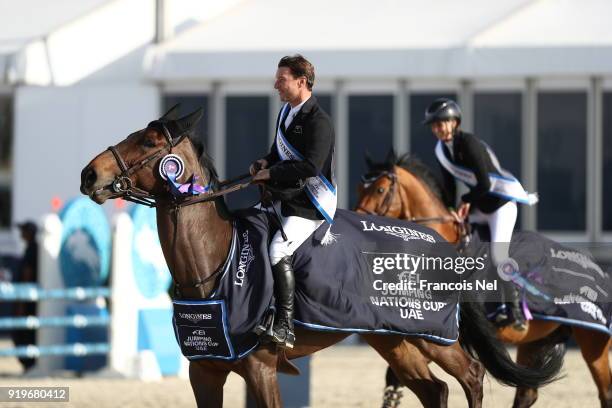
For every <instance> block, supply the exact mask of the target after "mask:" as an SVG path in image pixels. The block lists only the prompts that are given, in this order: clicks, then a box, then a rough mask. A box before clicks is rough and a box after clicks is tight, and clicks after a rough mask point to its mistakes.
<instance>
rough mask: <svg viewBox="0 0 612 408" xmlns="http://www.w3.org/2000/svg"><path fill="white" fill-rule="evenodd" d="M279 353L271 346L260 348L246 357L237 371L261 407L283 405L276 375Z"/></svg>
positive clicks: (267, 407)
mask: <svg viewBox="0 0 612 408" xmlns="http://www.w3.org/2000/svg"><path fill="white" fill-rule="evenodd" d="M276 364H277V354H276V352H275V351H273V350H272V349H269V348H260V349H259V350H257V351H255V352H253V353H251V354H250V355H248V356H247V357H246V358H244V359H243V360H242V362H241V364H240V366H239V368H238V369H236V372H237V373H238V374H239V375H240V376H241V377H242V378H244V380H245V381H246V383H247V387H248V389H249V394H250V395H251V396H252V397H253V399H254V400H255V402H256V403H257V406H258V407H260V408H263V407H265V408H276V407H278V408H280V407H282V403H281V397H280V391H279V388H278V381H277V377H276Z"/></svg>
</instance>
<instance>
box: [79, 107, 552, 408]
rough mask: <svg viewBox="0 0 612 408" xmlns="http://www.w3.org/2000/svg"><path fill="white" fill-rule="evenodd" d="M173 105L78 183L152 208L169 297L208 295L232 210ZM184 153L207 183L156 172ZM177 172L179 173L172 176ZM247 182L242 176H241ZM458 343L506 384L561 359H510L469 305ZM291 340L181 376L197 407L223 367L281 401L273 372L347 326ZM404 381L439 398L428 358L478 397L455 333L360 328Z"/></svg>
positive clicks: (548, 370)
mask: <svg viewBox="0 0 612 408" xmlns="http://www.w3.org/2000/svg"><path fill="white" fill-rule="evenodd" d="M176 116H177V107H176V106H175V107H174V108H172V109H171V110H170V111H169V112H167V113H166V114H165V115H163V116H162V117H161V118H160V119H158V120H155V121H153V122H151V123H149V125H148V126H147V127H145V128H144V129H142V130H139V131H136V132H134V133H132V134H130V135H129V136H128V137H127V138H126V139H125V140H123V141H121V142H120V143H119V144H117V145H115V146H111V147H109V148H108V149H107V150H105V151H103V152H102V153H100V154H98V155H97V156H96V157H95V158H94V159H93V160H92V161H91V162H90V163H89V164H88V165H87V166H86V167H85V168H84V169H83V171H82V172H81V186H80V190H81V192H82V193H83V194H85V195H87V196H89V197H90V198H91V199H92V200H93V201H94V202H96V203H98V204H102V203H104V202H105V201H106V200H108V199H114V198H118V197H123V198H125V199H128V200H130V201H135V202H137V203H140V204H147V205H150V206H153V207H155V208H156V218H157V228H158V234H159V239H160V242H161V246H162V250H163V254H164V257H165V259H166V262H167V264H168V267H169V269H170V272H171V275H172V279H173V284H174V286H175V289H176V290H175V291H174V295H173V297H174V298H175V300H176V299H177V298H178V299H182V300H189V299H191V300H193V299H199V300H201V299H206V298H207V297H208V296H209V295H210V294H211V293H212V292H213V290H214V288H215V286H216V285H217V284H218V283H219V282H220V280H221V279H222V275H221V274H219V273H218V271H220V270H221V269H220V267H221V265H222V264H223V263H224V262H225V260H226V258H227V256H228V253H229V249H230V241H231V237H232V232H233V223H232V217H233V215H232V214H230V213H229V211H228V210H227V208H226V207H225V202H224V200H223V197H222V194H224V192H226V191H229V190H231V188H227V189H226V190H219V187H220V185H219V181H218V179H217V175H216V171H215V169H214V167H213V165H212V162H211V160H210V158H209V157H208V156H207V155H206V153H205V152H204V150H203V148H202V145H201V143H199V142H198V141H197V138H196V137H195V135H194V133H195V131H194V129H195V127H196V125H197V123H198V121H199V120H200V119H201V117H202V111H201V109H200V110H198V111H196V112H193V113H191V114H189V115H187V116H185V117H183V118H180V119H177V118H176ZM169 153H172V154H174V155H177V156H179V157H181V158H182V160H183V161H184V167H185V175H189V176H190V175H192V174H193V175H194V176H195V177H197V179H198V180H200V181H201V182H202V183H208V184H210V185H212V186H213V188H212V191H213V192H210V193H202V194H201V195H200V196H185V197H179V198H176V196H174V195H172V194H171V191H170V188H169V187H168V185H167V184H166V183H165V182H164V180H163V179H162V177H161V176H160V174H159V173H158V172H157V171H156V170H157V168H158V165H159V163H160V161H161V160H162V158H163V157H165V155H167V154H169ZM179 181H180V180H179ZM245 184H247V183H245ZM461 316H462V324H461V328H460V336H461V337H460V338H461V340H460V341H461V343H462V344H463V345H464V347H466V348H467V349H469V350H472V351H473V352H474V353H475V354H476V355H478V358H479V359H480V361H482V364H483V365H484V367H485V368H486V369H487V370H489V372H490V373H491V374H492V375H493V376H494V377H495V378H497V379H498V380H499V381H501V382H503V383H505V384H508V385H510V386H517V385H523V386H526V385H529V386H538V385H540V384H545V383H548V382H550V381H553V380H554V379H555V378H556V376H557V374H558V372H559V370H560V367H561V362H562V356H561V355H560V353H559V352H558V351H553V352H550V353H547V354H546V355H545V356H543V358H542V359H541V361H540V363H541V364H540V365H539V366H538V368H537V369H532V368H527V367H522V366H520V365H517V364H515V363H514V362H513V361H512V359H511V358H510V357H509V355H508V354H507V352H506V350H505V349H504V347H503V345H502V344H501V343H500V342H499V341H498V340H497V339H496V338H495V336H494V335H493V334H492V333H490V332H487V331H486V330H485V329H483V327H486V326H483V325H481V324H479V323H478V322H479V319H482V317H480V316H481V314H480V313H479V312H478V311H477V310H475V309H474V308H473V307H472V306H471V305H469V304H466V305H462V306H461ZM296 334H297V342H296V344H295V347H294V348H293V349H277V348H276V347H274V346H272V345H261V346H259V347H258V348H257V349H256V350H255V351H253V352H252V353H250V354H248V355H247V356H245V357H243V358H242V359H238V360H234V361H227V360H197V361H190V364H189V379H190V383H191V387H192V389H193V392H194V395H195V400H196V402H197V405H198V406H199V407H221V406H222V405H223V385H224V383H225V381H226V378H227V376H228V374H229V373H230V372H235V373H237V374H239V375H240V376H242V377H243V378H244V380H245V381H246V384H247V387H248V390H249V393H250V394H251V395H252V397H253V398H254V400H255V401H256V403H257V406H259V407H280V406H281V398H280V394H279V389H278V384H277V371H281V372H287V373H293V374H297V373H299V371H297V369H296V368H295V366H293V365H292V364H291V363H290V362H289V360H290V359H294V358H298V357H302V356H306V355H309V354H312V353H314V352H316V351H318V350H321V349H324V348H326V347H328V346H331V345H333V344H335V343H338V342H339V341H341V340H342V339H344V338H346V337H347V336H348V335H349V334H350V333H344V332H342V333H336V332H317V331H313V330H308V329H305V328H297V333H296ZM362 337H363V338H364V339H365V341H366V342H367V343H368V344H369V345H370V346H371V347H373V348H374V349H375V350H376V351H377V352H378V353H379V354H380V355H381V356H382V357H383V358H384V359H385V360H386V361H387V362H388V363H389V365H390V366H391V367H393V370H394V371H395V373H396V374H397V376H398V378H399V379H400V381H401V382H402V383H403V384H405V385H406V386H408V387H410V388H411V389H412V390H413V391H414V392H415V393H416V395H417V396H418V398H419V400H420V401H421V403H422V404H423V405H424V406H425V407H446V406H447V397H448V387H447V386H446V384H445V383H444V382H442V381H440V380H439V379H438V378H436V377H435V376H434V375H433V374H432V373H431V371H430V370H429V368H428V366H427V364H428V362H429V361H435V362H436V363H437V364H439V365H440V366H441V367H442V368H443V369H444V370H446V371H447V372H449V373H451V374H452V375H453V376H455V377H456V378H458V379H459V381H460V383H461V385H462V386H463V389H464V391H465V393H466V395H467V397H468V401H469V406H470V407H481V406H482V378H483V375H484V369H483V368H482V365H481V363H480V362H478V361H477V360H476V359H475V358H473V357H472V356H471V355H470V354H468V353H466V352H465V351H464V350H463V349H462V347H461V346H460V345H459V342H455V343H454V344H453V345H451V346H441V345H438V344H436V343H433V342H430V341H427V340H424V339H421V338H411V337H405V336H399V335H381V334H362Z"/></svg>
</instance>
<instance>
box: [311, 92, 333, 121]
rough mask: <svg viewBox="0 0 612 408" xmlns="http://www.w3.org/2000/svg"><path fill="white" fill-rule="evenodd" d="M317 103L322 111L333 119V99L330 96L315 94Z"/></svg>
mask: <svg viewBox="0 0 612 408" xmlns="http://www.w3.org/2000/svg"><path fill="white" fill-rule="evenodd" d="M315 96H316V97H317V102H318V103H319V106H320V107H321V109H323V110H324V111H325V113H327V114H328V115H329V116H330V117H332V113H333V112H332V97H331V95H329V94H315Z"/></svg>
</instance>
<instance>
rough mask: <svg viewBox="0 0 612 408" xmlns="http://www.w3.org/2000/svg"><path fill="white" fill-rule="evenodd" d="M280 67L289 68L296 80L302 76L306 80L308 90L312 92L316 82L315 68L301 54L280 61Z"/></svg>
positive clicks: (288, 56)
mask: <svg viewBox="0 0 612 408" xmlns="http://www.w3.org/2000/svg"><path fill="white" fill-rule="evenodd" d="M278 67H279V68H281V67H287V68H289V70H290V71H291V74H293V76H294V77H295V78H299V77H301V76H303V77H305V78H306V86H307V87H308V90H312V87H313V85H314V81H315V70H314V66H313V65H312V64H311V63H310V61H308V60H307V59H306V58H304V57H303V56H301V55H300V54H295V55H287V56H284V57H283V58H281V59H280V61H279V62H278Z"/></svg>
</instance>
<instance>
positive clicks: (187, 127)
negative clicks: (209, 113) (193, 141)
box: [173, 108, 204, 136]
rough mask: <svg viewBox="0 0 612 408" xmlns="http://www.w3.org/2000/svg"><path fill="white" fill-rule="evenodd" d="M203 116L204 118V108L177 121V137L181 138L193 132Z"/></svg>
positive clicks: (175, 124)
mask: <svg viewBox="0 0 612 408" xmlns="http://www.w3.org/2000/svg"><path fill="white" fill-rule="evenodd" d="M202 116H204V110H203V109H202V108H198V109H197V110H195V111H194V112H192V113H190V114H189V115H187V116H184V117H182V118H180V119H177V120H175V121H174V126H175V127H176V131H177V133H176V136H180V135H182V134H183V133H185V132H189V131H191V130H193V129H194V128H195V127H196V125H197V124H198V122H199V121H200V120H201V119H202ZM173 136H175V135H173Z"/></svg>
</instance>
